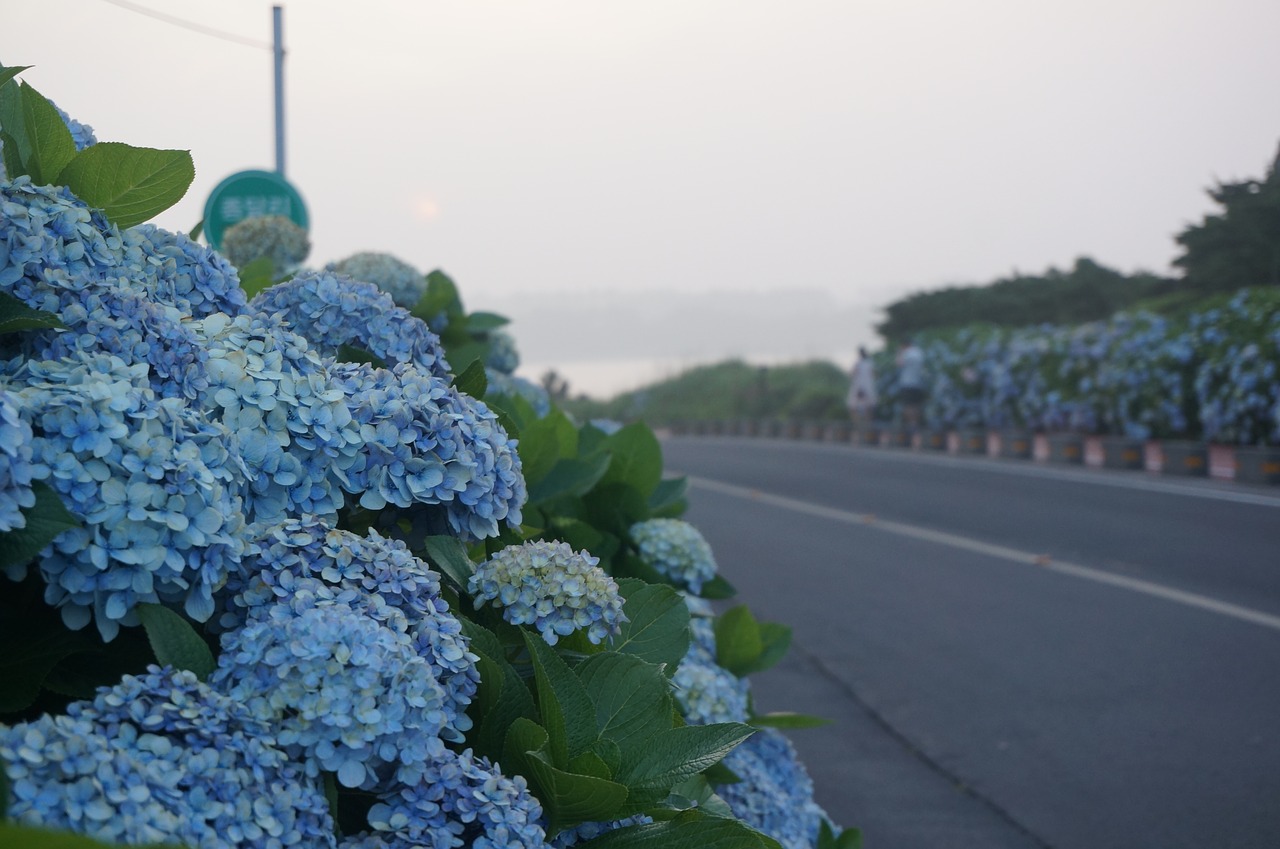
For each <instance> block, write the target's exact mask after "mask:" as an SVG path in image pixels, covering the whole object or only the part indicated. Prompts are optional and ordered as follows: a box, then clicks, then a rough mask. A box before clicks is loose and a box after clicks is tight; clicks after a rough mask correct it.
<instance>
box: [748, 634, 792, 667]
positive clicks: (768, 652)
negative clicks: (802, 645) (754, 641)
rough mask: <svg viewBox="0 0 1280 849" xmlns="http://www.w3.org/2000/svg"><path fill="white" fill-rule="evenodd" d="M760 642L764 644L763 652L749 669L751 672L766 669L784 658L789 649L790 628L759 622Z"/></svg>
mask: <svg viewBox="0 0 1280 849" xmlns="http://www.w3.org/2000/svg"><path fill="white" fill-rule="evenodd" d="M760 641H761V642H762V643H763V644H764V650H763V651H761V652H760V657H759V658H758V659H757V660H756V662H755V665H754V666H753V667H752V668H751V671H752V672H761V671H763V670H765V669H768V668H769V667H771V666H774V665H775V664H776V663H777V662H778V661H780V660H782V658H783V657H785V656H786V654H787V650H788V649H790V648H791V628H789V627H788V626H786V625H780V624H778V623H777V622H761V623H760Z"/></svg>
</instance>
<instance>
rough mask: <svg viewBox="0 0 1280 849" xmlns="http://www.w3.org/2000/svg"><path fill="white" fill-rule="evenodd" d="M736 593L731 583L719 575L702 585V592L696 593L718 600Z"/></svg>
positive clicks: (731, 596)
mask: <svg viewBox="0 0 1280 849" xmlns="http://www.w3.org/2000/svg"><path fill="white" fill-rule="evenodd" d="M737 594H738V590H737V589H736V588H734V586H733V584H731V583H729V582H728V581H726V580H725V579H724V578H722V577H721V576H720V575H716V576H715V577H714V578H712V579H711V580H710V581H707V582H706V583H705V584H703V585H702V592H700V593H698V595H699V596H700V597H702V598H706V599H711V600H712V601H720V600H723V599H726V598H733V597H734V596H735V595H737Z"/></svg>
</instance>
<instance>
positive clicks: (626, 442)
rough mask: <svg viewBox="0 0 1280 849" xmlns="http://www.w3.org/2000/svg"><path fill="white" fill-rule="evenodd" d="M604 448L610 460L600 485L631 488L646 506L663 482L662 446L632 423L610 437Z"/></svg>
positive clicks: (646, 429) (641, 426) (639, 424)
mask: <svg viewBox="0 0 1280 849" xmlns="http://www.w3.org/2000/svg"><path fill="white" fill-rule="evenodd" d="M605 446H606V448H605V450H607V451H608V452H609V453H610V454H612V455H613V460H612V462H611V463H610V464H609V470H608V471H607V472H606V473H605V476H604V478H603V480H602V481H601V482H602V483H606V484H612V483H617V484H626V485H627V486H631V487H634V488H635V490H636V491H637V492H639V493H640V496H641V498H643V499H644V500H645V502H646V503H647V502H648V500H649V497H650V496H652V495H653V491H654V490H655V489H656V488H657V486H658V482H659V481H660V480H661V479H662V446H661V445H659V443H658V438H657V437H656V436H654V435H653V431H652V430H650V429H649V426H648V425H646V424H644V423H643V422H633V423H631V424H629V425H627V426H626V427H624V428H622V429H621V430H619V431H617V432H616V433H614V434H611V435H610V436H609V438H608V440H607V442H606V443H605Z"/></svg>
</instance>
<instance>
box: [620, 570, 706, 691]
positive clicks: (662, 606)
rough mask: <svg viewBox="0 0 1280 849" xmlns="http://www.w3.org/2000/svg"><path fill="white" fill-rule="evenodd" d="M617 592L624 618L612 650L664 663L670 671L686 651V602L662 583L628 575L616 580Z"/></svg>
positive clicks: (688, 635) (687, 617) (687, 614)
mask: <svg viewBox="0 0 1280 849" xmlns="http://www.w3.org/2000/svg"><path fill="white" fill-rule="evenodd" d="M618 591H619V593H620V594H621V595H622V597H623V598H624V599H625V600H626V601H625V603H624V604H623V606H622V612H623V613H624V614H625V615H626V617H627V621H626V622H624V623H623V624H622V632H621V633H620V634H619V635H618V636H617V637H615V638H614V641H613V645H612V648H613V650H614V651H616V652H620V653H622V654H629V655H634V656H636V657H638V658H640V659H641V660H645V661H648V662H649V663H654V664H663V665H665V666H666V668H667V674H668V675H671V674H673V673H674V672H675V669H676V667H677V666H678V665H679V663H680V661H681V660H683V659H684V656H685V654H686V653H688V651H689V640H690V634H689V607H688V605H686V604H685V603H684V600H683V599H682V598H681V597H680V594H679V593H678V592H676V591H675V589H673V588H672V587H670V586H667V585H665V584H646V583H645V582H644V581H639V580H636V579H634V578H628V579H624V580H622V581H619V582H618Z"/></svg>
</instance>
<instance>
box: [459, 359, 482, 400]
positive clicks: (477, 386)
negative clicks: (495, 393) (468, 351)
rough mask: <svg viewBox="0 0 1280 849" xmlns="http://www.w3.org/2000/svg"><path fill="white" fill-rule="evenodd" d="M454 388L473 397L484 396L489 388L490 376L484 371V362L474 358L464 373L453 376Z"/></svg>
mask: <svg viewBox="0 0 1280 849" xmlns="http://www.w3.org/2000/svg"><path fill="white" fill-rule="evenodd" d="M453 388H454V389H457V390H458V391H459V392H461V393H462V394H464V395H470V396H471V397H472V398H483V397H484V393H485V390H486V389H488V388H489V378H488V376H487V375H486V374H485V372H484V363H482V362H480V361H479V360H472V361H471V364H470V365H469V366H467V367H466V368H465V369H463V371H462V373H461V374H459V375H456V376H455V377H454V378H453Z"/></svg>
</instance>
